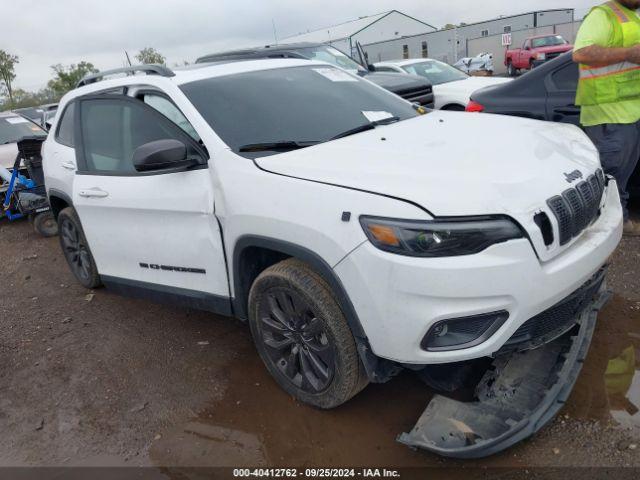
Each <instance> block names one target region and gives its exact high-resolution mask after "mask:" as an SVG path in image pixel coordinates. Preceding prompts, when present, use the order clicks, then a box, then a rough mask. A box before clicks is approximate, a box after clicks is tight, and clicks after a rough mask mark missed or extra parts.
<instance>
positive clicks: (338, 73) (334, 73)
mask: <svg viewBox="0 0 640 480" xmlns="http://www.w3.org/2000/svg"><path fill="white" fill-rule="evenodd" d="M313 71H314V72H317V73H319V74H320V75H322V76H323V77H325V78H328V79H329V80H331V81H332V82H357V81H358V79H357V78H355V77H352V76H351V75H349V74H348V73H347V72H343V71H342V70H338V69H337V68H314V69H313Z"/></svg>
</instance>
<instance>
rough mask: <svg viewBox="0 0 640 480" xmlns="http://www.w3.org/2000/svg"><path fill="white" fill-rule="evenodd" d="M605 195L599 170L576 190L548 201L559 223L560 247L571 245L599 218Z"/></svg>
mask: <svg viewBox="0 0 640 480" xmlns="http://www.w3.org/2000/svg"><path fill="white" fill-rule="evenodd" d="M603 194H604V174H603V173H602V170H598V171H597V172H596V174H595V175H591V176H590V177H589V178H587V179H586V180H585V181H582V182H580V183H579V184H578V185H576V187H575V188H570V189H568V190H566V191H564V192H563V193H562V195H556V196H555V197H552V198H550V199H549V200H547V205H549V208H550V209H551V211H552V212H553V215H554V216H555V217H556V220H557V221H558V228H559V230H560V245H566V244H567V243H569V242H570V241H571V239H572V238H575V237H577V236H578V235H580V233H581V232H582V231H583V230H584V229H585V228H587V227H588V226H589V225H591V224H592V223H593V222H594V221H595V220H596V219H597V218H598V215H599V214H600V202H601V200H602V195H603Z"/></svg>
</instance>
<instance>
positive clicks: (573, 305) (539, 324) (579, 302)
mask: <svg viewBox="0 0 640 480" xmlns="http://www.w3.org/2000/svg"><path fill="white" fill-rule="evenodd" d="M605 273H606V269H604V268H603V269H602V270H600V271H599V272H598V273H597V274H596V275H594V276H593V277H592V278H591V279H590V280H589V281H588V282H587V283H585V284H584V285H583V286H582V287H580V288H579V289H578V290H576V291H575V292H573V293H572V294H571V295H569V296H568V297H567V298H565V299H564V300H562V301H561V302H560V303H557V304H556V305H554V306H553V307H551V308H550V309H548V310H545V311H544V312H542V313H540V314H538V315H536V316H535V317H533V318H531V319H529V320H527V321H526V322H525V323H524V324H522V325H521V326H520V328H519V329H518V330H517V331H516V333H514V334H513V336H512V337H511V338H510V339H509V340H508V341H507V343H506V344H505V347H504V349H505V350H509V349H511V350H512V349H513V348H519V347H523V346H525V348H533V347H536V346H539V345H541V344H543V343H546V342H548V341H551V340H553V339H555V338H557V337H558V336H560V335H562V334H563V333H565V332H567V331H568V330H569V329H571V327H573V326H574V325H575V324H576V322H577V320H578V318H579V317H580V314H581V313H582V312H583V311H584V310H585V309H586V308H587V307H588V306H589V305H590V304H591V303H592V302H593V300H594V298H595V295H596V294H597V293H598V291H599V290H600V287H601V286H602V282H603V281H604V277H605Z"/></svg>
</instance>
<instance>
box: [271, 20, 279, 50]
mask: <svg viewBox="0 0 640 480" xmlns="http://www.w3.org/2000/svg"><path fill="white" fill-rule="evenodd" d="M271 25H272V26H273V38H274V39H275V41H276V45H278V31H277V30H276V21H275V20H274V19H273V18H272V19H271Z"/></svg>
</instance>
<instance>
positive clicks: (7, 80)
mask: <svg viewBox="0 0 640 480" xmlns="http://www.w3.org/2000/svg"><path fill="white" fill-rule="evenodd" d="M17 63H18V57H17V56H16V55H11V54H10V53H7V52H5V51H4V50H0V86H2V89H3V91H5V92H6V94H7V95H8V96H9V105H12V104H13V81H14V80H15V78H16V72H15V68H16V64H17Z"/></svg>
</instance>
